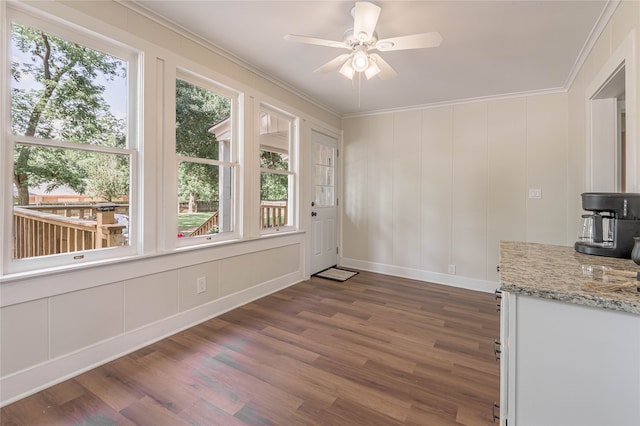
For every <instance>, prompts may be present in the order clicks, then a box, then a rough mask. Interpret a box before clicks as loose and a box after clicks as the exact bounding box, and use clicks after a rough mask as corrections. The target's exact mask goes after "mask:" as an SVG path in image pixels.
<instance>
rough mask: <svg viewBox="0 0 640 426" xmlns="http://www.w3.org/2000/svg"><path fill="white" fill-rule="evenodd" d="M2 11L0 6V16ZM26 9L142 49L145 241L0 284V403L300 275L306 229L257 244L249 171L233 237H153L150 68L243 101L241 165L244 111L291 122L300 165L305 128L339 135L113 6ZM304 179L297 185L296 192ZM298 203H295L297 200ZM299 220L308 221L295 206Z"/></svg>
mask: <svg viewBox="0 0 640 426" xmlns="http://www.w3.org/2000/svg"><path fill="white" fill-rule="evenodd" d="M5 6H6V5H3V4H0V11H2V10H3V9H2V8H4V7H5ZM29 7H36V8H37V9H40V10H43V11H46V12H48V13H50V14H53V15H57V16H60V17H61V18H63V19H64V20H68V21H71V22H75V23H77V24H79V25H81V26H86V27H88V28H90V29H92V30H95V31H98V32H101V33H103V34H105V35H107V36H113V37H114V38H115V39H117V40H119V41H122V42H124V43H126V44H129V45H132V46H133V47H134V48H137V49H140V50H141V51H143V52H144V57H145V58H144V60H145V65H146V68H145V72H144V79H145V81H144V86H145V91H144V102H145V108H144V110H145V115H144V141H143V146H144V151H145V155H144V161H145V163H144V168H143V170H144V177H143V180H144V181H145V188H144V189H145V191H144V199H143V204H144V205H145V207H146V208H145V212H144V217H143V221H144V224H145V227H144V228H145V234H144V238H143V240H144V244H143V253H142V255H141V256H137V257H134V258H132V259H126V260H124V261H119V262H114V263H104V264H99V265H98V264H96V265H88V266H84V267H79V268H74V269H72V270H56V271H49V272H34V273H26V274H23V275H14V276H4V277H2V285H1V286H0V324H1V325H0V405H5V404H7V403H9V402H11V401H14V400H16V399H19V398H20V397H23V396H26V395H28V394H30V393H33V392H35V391H37V390H40V389H42V388H44V387H47V386H49V385H51V384H53V383H56V382H59V381H61V380H63V379H65V378H68V377H72V376H74V375H76V374H78V373H79V372H81V371H84V370H87V369H89V368H92V367H94V366H96V365H99V364H102V363H104V362H106V361H108V360H110V359H113V358H116V357H118V356H120V355H123V354H125V353H128V352H131V351H132V350H134V349H137V348H139V347H142V346H145V345H147V344H149V343H150V342H153V341H155V340H158V339H160V338H162V337H165V336H167V335H170V334H173V333H175V332H177V331H179V330H181V329H184V328H186V327H189V326H191V325H193V324H196V323H199V322H202V321H204V320H206V319H208V318H211V317H213V316H216V315H219V314H220V313H222V312H225V311H227V310H229V309H232V308H234V307H236V306H239V305H243V304H245V303H247V302H249V301H251V300H254V299H256V298H258V297H261V296H264V295H266V294H269V293H271V292H273V291H276V290H278V289H281V288H284V287H287V286H289V285H292V284H294V283H296V282H299V281H301V280H303V279H304V278H305V276H306V275H307V274H308V272H306V271H308V266H307V264H308V256H307V251H306V246H307V244H308V236H307V235H306V233H305V230H306V229H307V227H308V220H301V226H300V229H301V232H294V233H289V234H282V235H277V236H269V237H265V238H260V237H259V230H258V226H257V215H255V214H253V212H255V211H257V210H256V209H254V207H256V206H257V205H258V203H259V199H258V198H257V194H258V192H259V191H257V190H256V189H255V183H257V182H259V179H258V177H257V176H258V175H257V172H256V171H255V170H253V169H252V168H251V167H242V170H241V181H242V187H243V199H242V203H241V206H242V208H244V215H243V219H244V222H245V223H244V225H245V226H244V229H243V232H244V234H243V235H244V236H245V239H244V240H242V241H236V242H227V243H222V244H218V245H213V246H208V247H201V248H196V249H182V250H178V251H173V252H172V251H171V250H169V251H167V246H166V245H165V243H164V242H163V241H162V237H161V236H162V235H163V234H164V232H165V229H164V227H165V224H164V223H163V217H164V213H163V212H162V211H161V206H162V202H161V200H162V197H163V194H162V192H163V188H162V184H161V182H162V179H163V177H164V174H163V173H164V171H163V169H162V164H161V159H162V158H163V153H162V152H163V144H162V143H163V142H162V141H163V135H162V127H163V126H162V117H163V116H162V111H163V109H166V110H170V109H171V108H174V106H173V105H162V104H161V102H162V96H160V95H159V92H161V90H162V87H163V86H164V83H163V75H165V74H164V73H165V72H166V73H167V74H166V75H168V76H169V77H170V76H171V75H172V70H171V69H169V70H167V69H164V70H162V69H161V67H159V66H155V65H156V64H163V65H164V66H165V67H171V66H173V67H175V66H176V64H177V65H183V66H184V65H185V64H184V63H182V64H181V63H180V62H181V61H182V59H181V58H183V59H184V61H186V62H188V63H189V65H188V66H191V65H193V66H196V67H197V68H198V71H199V72H200V71H203V70H204V71H205V72H206V74H207V76H208V77H210V78H212V79H215V80H218V81H220V82H221V83H222V84H226V85H229V86H230V87H233V88H235V89H237V90H239V91H240V92H242V93H243V95H244V99H245V102H244V104H243V105H244V107H245V110H244V111H242V112H241V115H244V116H245V117H247V120H248V123H247V124H246V125H245V128H244V129H241V133H244V134H245V138H244V139H243V140H242V141H241V143H243V144H244V145H243V146H242V147H241V151H242V152H243V153H244V155H246V156H247V161H248V162H249V163H251V161H250V158H252V157H251V155H252V154H255V153H256V152H257V149H256V146H257V143H258V142H257V140H254V139H252V138H253V137H254V136H255V135H254V132H253V127H252V126H253V123H254V122H253V121H252V120H251V117H252V115H251V114H253V111H254V106H255V103H256V102H268V103H270V104H272V105H275V106H278V107H280V108H282V109H284V110H287V111H289V112H291V113H293V114H296V115H297V116H299V117H300V118H301V122H302V125H301V148H300V156H301V158H303V159H304V158H309V154H308V153H307V145H308V144H309V142H308V137H307V136H308V135H310V129H311V128H320V129H322V130H323V131H327V129H329V130H331V131H333V132H338V129H339V127H340V120H339V118H338V117H336V116H335V115H333V114H331V113H329V112H327V111H325V110H323V109H321V108H318V107H317V106H315V105H313V104H311V103H309V102H307V101H305V100H304V99H302V98H300V97H298V96H296V95H294V94H292V93H290V92H288V91H286V90H284V89H282V88H281V87H280V86H278V85H276V84H274V83H272V82H270V81H268V80H266V79H264V78H261V77H260V76H258V75H256V74H255V73H253V72H251V71H248V70H246V69H244V68H242V67H241V66H239V65H238V64H236V63H234V62H231V61H230V60H227V59H225V58H224V57H222V56H219V55H217V54H215V53H214V52H212V51H211V50H209V49H207V48H205V47H204V46H202V45H199V44H197V43H195V42H193V41H191V40H189V39H187V38H185V37H183V36H181V35H178V34H177V33H174V32H172V31H170V30H169V29H167V28H165V27H163V26H161V25H159V24H157V23H155V22H154V21H152V20H150V19H147V18H145V17H144V16H142V15H140V14H138V13H136V12H134V11H132V10H130V9H128V8H126V7H124V6H123V5H121V4H119V3H116V2H90V1H87V2H65V3H64V4H62V3H61V2H41V3H40V2H29ZM184 61H183V62H184ZM168 64H170V65H168ZM256 134H257V133H256ZM303 161H304V160H303ZM307 182H308V179H307V178H306V177H301V185H306V184H307ZM299 195H300V197H301V198H302V199H303V200H304V199H305V198H304V193H303V192H302V191H300V194H299ZM302 205H303V206H306V205H308V203H303V204H302ZM155 206H159V208H158V209H156V208H154V207H155ZM167 208H170V209H172V208H173V207H167ZM3 211H4V210H3ZM300 214H301V217H302V216H303V215H304V217H307V216H309V215H308V211H307V210H306V207H303V208H302V210H301V213H300ZM250 221H255V222H256V223H249V222H250ZM198 277H206V280H207V291H206V292H204V293H200V294H198V293H197V292H196V286H195V283H196V279H197V278H198Z"/></svg>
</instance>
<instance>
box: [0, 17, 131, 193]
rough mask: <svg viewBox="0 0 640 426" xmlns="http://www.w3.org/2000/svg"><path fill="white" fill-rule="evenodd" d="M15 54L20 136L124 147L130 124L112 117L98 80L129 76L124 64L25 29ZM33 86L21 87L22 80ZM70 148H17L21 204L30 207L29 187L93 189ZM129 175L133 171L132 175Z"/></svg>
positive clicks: (18, 31)
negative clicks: (42, 185)
mask: <svg viewBox="0 0 640 426" xmlns="http://www.w3.org/2000/svg"><path fill="white" fill-rule="evenodd" d="M11 30H12V31H11V40H12V47H13V49H15V50H14V54H12V58H19V59H18V60H13V61H12V63H11V78H12V80H13V81H14V85H13V87H12V93H11V115H12V131H13V132H14V134H18V135H24V136H32V137H41V138H55V139H63V140H68V141H73V142H78V143H84V144H100V145H111V146H119V145H120V146H121V144H123V143H124V136H123V134H124V123H123V122H122V120H118V119H116V118H115V117H113V115H112V114H111V112H110V110H109V106H108V105H107V103H106V102H105V100H104V97H103V93H104V90H105V87H104V86H102V85H100V84H98V83H97V82H96V80H97V78H98V77H101V78H104V79H105V80H113V79H114V78H116V77H123V76H124V75H125V73H126V71H125V68H124V62H123V61H121V60H119V59H117V58H114V57H112V56H109V55H106V54H103V53H101V52H98V51H95V50H92V49H89V48H86V47H83V46H80V45H78V44H76V43H72V42H69V41H66V40H63V39H61V38H58V37H54V36H52V35H48V34H46V33H44V32H42V31H39V30H36V29H33V28H30V27H28V26H25V25H21V24H17V23H14V24H12V28H11ZM23 80H26V81H27V82H33V84H30V83H25V84H22V85H21V84H20V82H21V81H23ZM71 152H72V151H70V150H64V149H54V148H43V147H34V146H31V145H26V144H16V147H15V149H14V169H13V182H14V184H15V186H16V188H17V189H18V204H21V205H24V204H28V203H29V187H30V186H36V185H40V184H46V185H47V190H48V191H51V190H53V189H55V188H57V187H59V186H61V185H68V186H69V187H71V188H72V189H73V190H75V191H77V192H78V193H81V194H82V193H84V192H85V191H86V189H87V179H86V177H87V172H86V170H85V169H83V167H82V166H81V164H82V163H85V164H86V161H84V162H83V161H77V160H78V153H77V152H76V153H75V154H76V155H71ZM127 175H128V171H127Z"/></svg>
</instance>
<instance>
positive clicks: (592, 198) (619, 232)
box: [574, 192, 640, 258]
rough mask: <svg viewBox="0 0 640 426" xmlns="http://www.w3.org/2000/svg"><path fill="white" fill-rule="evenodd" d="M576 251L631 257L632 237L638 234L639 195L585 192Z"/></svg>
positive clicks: (639, 221) (639, 231)
mask: <svg viewBox="0 0 640 426" xmlns="http://www.w3.org/2000/svg"><path fill="white" fill-rule="evenodd" d="M581 197H582V209H583V210H585V211H588V212H591V213H588V214H583V215H582V217H581V218H580V229H579V233H578V241H576V243H575V245H574V247H575V249H576V251H578V252H580V253H586V254H595V255H598V256H609V257H622V258H630V257H631V251H632V250H633V245H634V239H633V237H637V236H640V194H637V193H626V192H585V193H584V194H582V195H581Z"/></svg>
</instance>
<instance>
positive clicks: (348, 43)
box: [284, 1, 442, 80]
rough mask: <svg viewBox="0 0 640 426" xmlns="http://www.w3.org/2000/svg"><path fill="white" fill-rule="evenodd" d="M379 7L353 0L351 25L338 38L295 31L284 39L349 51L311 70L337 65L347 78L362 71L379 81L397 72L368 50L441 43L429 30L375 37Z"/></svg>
mask: <svg viewBox="0 0 640 426" xmlns="http://www.w3.org/2000/svg"><path fill="white" fill-rule="evenodd" d="M381 10H382V9H381V8H380V7H379V6H376V5H375V4H373V3H369V2H366V1H361V2H356V4H355V6H354V7H353V8H352V9H351V15H352V16H353V28H350V29H348V30H347V31H345V33H344V37H343V39H342V41H333V40H325V39H321V38H315V37H307V36H302V35H295V34H287V35H286V36H284V38H285V40H289V41H295V42H298V43H306V44H315V45H319V46H328V47H337V48H341V49H346V50H349V51H350V52H349V53H343V54H342V55H339V56H337V57H335V58H334V59H332V60H330V61H329V62H327V63H326V64H324V65H322V66H321V67H319V68H318V69H316V70H315V71H314V72H322V73H326V72H329V71H333V70H335V69H337V68H338V67H340V74H342V75H344V76H345V77H347V78H348V79H353V76H354V75H355V74H356V73H364V75H365V76H366V77H367V79H370V78H371V77H373V76H375V75H377V76H378V77H380V78H381V79H382V80H389V79H392V78H394V77H396V76H397V75H398V74H397V73H396V72H395V70H394V69H393V68H392V67H391V65H389V64H388V63H387V62H386V61H385V60H384V59H382V57H381V56H380V55H379V54H377V53H372V51H375V50H378V51H380V52H389V51H392V50H407V49H423V48H427V47H437V46H439V45H440V43H442V36H441V35H440V33H438V32H430V33H422V34H412V35H407V36H400V37H392V38H385V39H382V40H379V39H378V33H376V31H375V30H376V24H377V23H378V17H379V16H380V11H381Z"/></svg>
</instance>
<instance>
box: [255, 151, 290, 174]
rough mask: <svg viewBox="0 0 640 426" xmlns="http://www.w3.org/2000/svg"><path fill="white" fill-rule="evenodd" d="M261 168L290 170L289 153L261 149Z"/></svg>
mask: <svg viewBox="0 0 640 426" xmlns="http://www.w3.org/2000/svg"><path fill="white" fill-rule="evenodd" d="M260 168H262V169H271V170H289V155H288V154H282V153H278V152H272V151H265V150H261V151H260Z"/></svg>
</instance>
